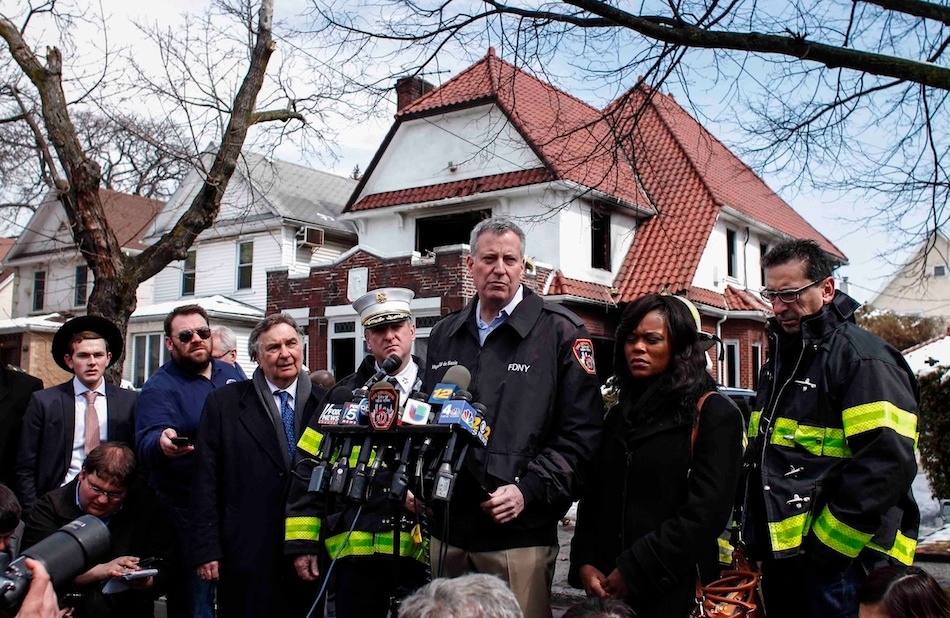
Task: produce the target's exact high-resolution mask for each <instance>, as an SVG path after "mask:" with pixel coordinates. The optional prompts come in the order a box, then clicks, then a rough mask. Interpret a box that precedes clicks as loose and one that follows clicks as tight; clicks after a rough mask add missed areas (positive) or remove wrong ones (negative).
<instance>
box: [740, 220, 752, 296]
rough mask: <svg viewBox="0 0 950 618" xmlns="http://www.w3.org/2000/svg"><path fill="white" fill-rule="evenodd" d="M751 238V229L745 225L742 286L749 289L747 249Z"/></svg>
mask: <svg viewBox="0 0 950 618" xmlns="http://www.w3.org/2000/svg"><path fill="white" fill-rule="evenodd" d="M751 238H752V230H751V229H750V228H749V226H748V225H747V226H746V228H745V242H743V243H742V287H744V288H745V289H747V290H748V289H749V262H748V260H747V259H746V258H747V255H748V254H747V251H748V248H749V239H751Z"/></svg>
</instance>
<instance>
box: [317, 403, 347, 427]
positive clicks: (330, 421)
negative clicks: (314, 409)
mask: <svg viewBox="0 0 950 618" xmlns="http://www.w3.org/2000/svg"><path fill="white" fill-rule="evenodd" d="M343 406H344V404H342V403H328V404H327V405H326V406H324V408H323V412H321V413H320V416H319V417H318V418H317V425H339V424H340V419H341V418H342V416H343Z"/></svg>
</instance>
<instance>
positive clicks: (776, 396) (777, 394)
mask: <svg viewBox="0 0 950 618" xmlns="http://www.w3.org/2000/svg"><path fill="white" fill-rule="evenodd" d="M772 345H773V346H775V352H774V356H773V358H772V381H773V384H774V383H775V381H776V380H777V379H778V371H777V369H778V353H779V352H778V347H779V341H778V335H777V334H776V335H775V336H774V337H773V342H772ZM806 347H807V344H806V343H805V339H804V337H802V349H801V351H800V352H799V353H798V360H797V361H795V365H794V366H793V367H792V371H791V373H789V374H788V379H787V380H785V383H784V384H782V385H781V386H780V387H779V389H778V390H773V392H772V396H771V398H770V399H771V401H770V402H766V404H769V403H771V406H769V405H766V406H764V409H763V410H762V416H760V417H759V435H758V436H756V439H757V440H765V441H764V442H762V448H761V450H762V453H761V455H760V458H759V462H758V464H757V465H758V466H759V478H762V471H763V469H764V467H765V449H766V447H767V446H768V440H769V436H768V435H765V433H764V432H763V431H762V419H763V418H767V420H768V428H767V429H768V433H769V434H771V431H772V421H773V420H774V419H773V417H774V416H775V411H776V409H777V408H778V402H779V400H780V399H781V398H782V393H784V392H785V387H787V386H788V385H789V384H791V382H792V380H793V379H794V378H795V374H796V373H797V372H798V368H799V366H800V365H801V363H802V359H803V358H805V348H806ZM766 411H768V412H769V414H768V416H767V417H766V414H765V413H766ZM750 476H751V475H750V474H746V477H745V493H744V498H743V500H742V519H741V522H740V524H739V532H738V535H737V536H738V540H739V542H740V543H742V545H745V539H743V538H742V528H743V525H744V524H745V521H746V516H747V515H748V513H749V477H750ZM762 502H763V504H764V506H765V510H766V513H765V516H766V518H767V517H768V509H769V505H768V502H769V501H768V500H766V499H765V498H764V496H763V500H762ZM765 528H766V529H768V526H766V527H765ZM771 545H772V540H771V539H769V551H771Z"/></svg>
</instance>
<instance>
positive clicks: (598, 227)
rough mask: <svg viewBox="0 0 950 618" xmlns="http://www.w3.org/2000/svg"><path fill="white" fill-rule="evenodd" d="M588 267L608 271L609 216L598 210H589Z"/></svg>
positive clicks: (609, 267)
mask: <svg viewBox="0 0 950 618" xmlns="http://www.w3.org/2000/svg"><path fill="white" fill-rule="evenodd" d="M590 266H591V268H599V269H600V270H610V269H611V266H610V214H609V213H608V212H606V211H605V210H602V209H599V208H591V210H590Z"/></svg>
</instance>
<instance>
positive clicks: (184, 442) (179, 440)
mask: <svg viewBox="0 0 950 618" xmlns="http://www.w3.org/2000/svg"><path fill="white" fill-rule="evenodd" d="M169 440H171V441H172V444H174V445H175V446H191V438H189V437H187V436H176V437H174V438H169Z"/></svg>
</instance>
